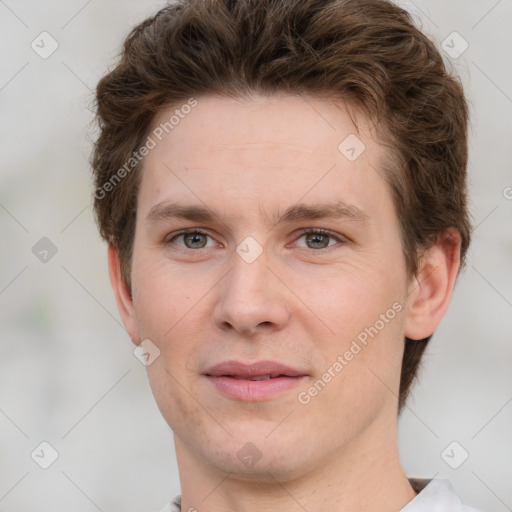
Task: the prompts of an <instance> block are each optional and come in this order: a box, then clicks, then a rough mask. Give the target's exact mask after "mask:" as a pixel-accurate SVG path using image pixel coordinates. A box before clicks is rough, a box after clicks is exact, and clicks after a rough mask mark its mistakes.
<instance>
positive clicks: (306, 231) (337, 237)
mask: <svg viewBox="0 0 512 512" xmlns="http://www.w3.org/2000/svg"><path fill="white" fill-rule="evenodd" d="M188 234H194V235H205V236H208V237H210V238H213V237H211V236H210V235H209V234H208V233H205V232H204V231H201V230H199V229H195V228H191V229H183V230H181V231H178V232H177V233H174V234H173V235H172V237H170V238H169V237H167V238H166V239H165V243H166V244H168V243H171V242H173V240H175V239H176V238H178V237H180V236H183V235H188ZM316 234H321V235H325V236H328V237H329V238H332V239H334V240H336V241H337V242H338V243H341V244H345V243H347V242H348V240H347V239H346V238H345V237H342V236H341V235H336V234H334V233H332V232H331V231H328V230H326V229H322V228H305V229H302V230H300V231H299V236H298V237H297V238H296V240H298V239H299V238H302V237H303V236H306V235H316ZM178 247H179V248H180V249H181V250H183V251H198V250H199V249H190V248H189V247H181V246H178ZM334 247H335V246H328V247H324V248H323V249H311V248H307V247H306V248H305V249H310V250H311V251H314V252H315V254H318V253H320V254H322V253H324V252H328V251H329V250H330V249H332V248H334ZM200 249H205V247H201V248H200ZM299 249H304V247H299Z"/></svg>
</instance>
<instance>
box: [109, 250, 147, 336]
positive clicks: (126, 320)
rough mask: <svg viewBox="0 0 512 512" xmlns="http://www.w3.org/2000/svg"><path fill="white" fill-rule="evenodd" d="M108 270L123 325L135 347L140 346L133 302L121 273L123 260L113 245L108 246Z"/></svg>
mask: <svg viewBox="0 0 512 512" xmlns="http://www.w3.org/2000/svg"><path fill="white" fill-rule="evenodd" d="M108 270H109V274H110V284H111V285H112V290H113V292H114V295H115V298H116V302H117V308H118V310H119V314H120V315H121V319H122V321H123V324H124V326H125V328H126V330H127V332H128V334H129V335H130V338H131V340H132V342H133V343H134V344H135V345H139V344H140V336H139V331H138V326H137V321H136V318H135V310H134V307H133V300H132V296H131V293H130V290H128V287H127V285H126V283H125V281H124V279H123V276H122V273H121V260H120V258H119V251H118V250H117V248H116V246H115V245H114V244H113V243H109V245H108Z"/></svg>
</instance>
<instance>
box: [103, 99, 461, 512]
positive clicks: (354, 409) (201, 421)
mask: <svg viewBox="0 0 512 512" xmlns="http://www.w3.org/2000/svg"><path fill="white" fill-rule="evenodd" d="M305 99H306V98H304V97H298V96H271V97H266V98H263V97H259V96H253V97H250V98H244V99H230V98H225V97H219V96H213V95H212V96H203V97H199V98H198V105H197V106H196V107H195V108H194V109H193V111H192V112H191V113H190V114H189V115H188V116H186V117H185V118H184V119H182V120H181V121H180V123H179V125H178V126H176V127H174V129H173V131H172V132H170V134H169V135H168V136H167V137H166V138H165V139H164V140H163V141H162V142H160V143H159V144H157V146H156V147H155V148H154V149H152V150H151V151H150V153H149V154H148V156H147V157H146V158H145V162H144V168H143V174H142V181H141V187H140V190H139V196H138V204H137V222H136V232H135V238H134V248H133V259H132V273H131V279H132V281H131V282H132V287H131V293H130V291H129V290H128V288H127V286H126V285H125V283H124V282H123V280H122V278H121V274H120V263H119V257H118V253H117V251H116V248H115V247H114V246H113V245H111V246H110V247H109V268H110V275H111V281H112V286H113V289H114V292H115V294H116V299H117V303H118V306H119V310H120V313H121V316H122V319H123V322H124V324H125V326H126V328H127V331H128V332H129V334H130V336H131V339H132V341H133V343H135V344H137V345H138V344H140V343H141V341H142V340H145V339H150V340H151V341H152V342H153V343H154V344H155V345H156V346H157V347H158V348H159V350H160V356H159V357H158V358H157V359H156V360H155V361H154V362H153V363H152V364H151V365H149V366H148V367H147V369H148V375H149V379H150V383H151V387H152V390H153V393H154V396H155V399H156V402H157V404H158V406H159V408H160V410H161V412H162V414H163V416H164V418H165V420H166V421H167V422H168V424H169V425H170V427H171V428H172V430H173V432H174V436H175V445H176V454H177V458H178V466H179V473H180V480H181V488H182V510H183V511H186V510H197V511H199V512H201V511H203V510H205V511H208V512H216V511H219V512H220V511H222V512H225V511H233V512H235V511H236V512H240V511H246V512H250V511H258V512H262V511H270V510H272V511H275V510H280V511H296V510H301V507H303V508H304V509H306V510H308V512H316V511H324V512H325V511H329V510H354V511H355V510H361V511H362V510H364V511H368V512H372V511H375V512H376V511H377V510H378V511H379V512H386V511H390V512H391V511H396V510H399V509H400V508H402V507H403V506H405V504H406V503H408V502H409V501H411V500H412V499H413V498H414V497H415V492H414V491H413V489H412V488H411V486H410V485H409V482H408V480H407V477H406V475H405V473H404V471H403V469H402V466H401V464H400V460H399V454H398V444H397V403H398V390H399V378H400V366H401V359H402V354H403V345H404V342H403V340H404V336H408V337H410V338H412V339H421V338H424V337H426V336H428V335H430V334H431V333H432V332H433V331H434V329H435V328H436V326H437V325H438V323H439V322H440V320H441V318H442V317H443V315H444V313H445V312H446V309H447V308H448V304H449V301H450V298H451V294H452V290H453V286H454V283H455V278H456V275H457V272H458V269H459V258H458V254H459V249H460V237H459V236H458V233H457V232H456V231H455V230H450V231H449V232H447V233H446V236H442V237H440V239H439V242H438V243H437V244H436V245H434V246H433V247H432V248H431V249H429V250H428V251H427V252H426V253H425V254H424V255H423V257H422V259H421V262H420V270H419V272H418V277H414V278H412V279H408V277H407V272H406V267H405V260H404V256H403V253H402V248H401V243H400V228H399V224H398V219H397V216H396V212H395V209H394V206H393V201H392V197H391V192H390V190H389V186H388V185H387V183H386V182H385V181H384V179H383V178H382V173H381V170H380V169H381V166H382V164H381V162H382V160H383V157H384V155H385V152H384V149H383V147H382V146H381V145H380V144H379V142H378V138H377V135H376V133H375V131H374V130H373V129H372V126H371V124H370V123H369V122H368V120H367V119H365V118H364V116H362V115H358V116H357V119H356V121H357V128H356V127H355V126H354V124H353V122H352V118H351V116H350V115H349V114H348V113H347V111H346V109H345V106H344V104H343V103H342V102H341V101H337V102H336V103H335V102H334V101H332V100H328V99H325V98H320V97H308V98H307V101H305ZM172 110H173V109H172V108H171V109H169V111H165V112H161V113H160V115H159V116H158V117H157V118H156V119H155V121H154V126H155V127H156V126H158V124H159V123H160V122H162V121H165V120H166V119H168V117H169V113H170V112H172ZM349 134H356V135H357V136H358V137H359V139H360V140H362V141H363V142H364V144H365V146H366V149H365V150H364V152H363V153H362V154H361V155H360V156H359V157H358V158H357V159H356V160H355V161H353V162H351V161H349V160H348V159H347V158H345V156H344V155H343V154H342V153H341V152H340V151H339V150H338V145H339V144H340V142H341V141H343V140H344V139H345V138H346V137H347V136H348V135H349ZM339 200H342V201H344V202H345V203H347V204H350V205H352V206H353V207H356V208H358V209H359V210H361V211H362V212H363V213H364V215H365V216H366V220H361V219H353V218H346V217H344V218H336V219H330V218H323V219H309V220H298V221H291V222H286V223H283V222H279V223H276V222H275V220H276V219H274V220H272V218H273V215H274V212H275V210H279V211H280V212H281V214H282V213H283V212H284V211H285V210H286V209H287V208H288V207H290V206H293V205H295V204H297V203H299V202H300V203H303V204H307V205H312V204H317V203H331V202H335V201H339ZM178 201H179V202H182V203H186V204H194V205H199V206H207V207H208V208H210V209H211V210H213V211H214V212H216V215H217V216H216V217H215V218H214V220H213V221H211V220H209V221H203V222H200V221H192V220H184V219H176V218H163V217H162V216H160V217H159V218H158V220H155V219H154V218H153V220H152V221H149V220H148V214H149V212H150V211H151V210H152V208H154V207H155V206H156V205H159V204H163V203H167V202H171V203H173V202H178ZM150 217H151V216H150ZM184 228H194V229H197V230H200V231H201V232H203V233H204V235H199V237H198V238H195V239H194V238H193V239H192V240H190V239H188V240H186V239H185V237H183V236H177V235H176V233H177V232H178V231H179V230H181V229H184ZM304 228H322V229H325V230H328V231H330V232H331V233H332V237H329V236H322V235H320V237H319V238H317V239H315V237H314V236H313V237H312V238H313V240H311V237H310V238H308V236H307V235H303V234H302V233H301V232H300V230H301V229H304ZM248 236H251V237H253V238H254V239H255V240H256V241H257V242H258V243H259V245H260V246H261V249H262V253H261V255H260V256H259V257H258V258H257V259H256V260H255V261H254V262H252V263H247V262H246V261H244V259H243V258H241V257H240V255H239V254H238V253H237V252H236V248H237V246H238V245H239V244H240V243H241V242H242V241H243V240H244V239H245V238H246V237H248ZM317 236H318V235H317ZM187 241H188V245H189V247H187V245H186V243H187ZM315 241H316V245H315ZM191 243H192V245H191ZM194 244H195V245H194ZM202 245H205V247H202ZM324 246H326V248H325V249H324V250H323V251H319V247H324ZM394 303H398V304H399V305H400V306H402V308H401V311H400V312H399V313H397V314H396V316H394V318H393V319H392V320H390V321H389V322H388V323H386V324H385V326H384V328H382V329H381V330H379V332H378V334H377V335H376V336H374V337H373V338H371V339H370V340H369V342H368V344H367V345H366V346H365V347H363V348H362V350H361V351H360V352H359V353H358V354H357V355H355V356H354V357H353V359H352V360H351V361H349V362H348V364H347V365H346V366H345V367H344V368H343V370H342V371H341V372H339V373H337V374H336V377H334V378H332V379H331V381H330V382H329V383H328V384H327V385H326V386H325V388H324V389H323V390H322V391H321V392H319V393H318V394H317V395H316V396H314V397H312V398H311V400H310V401H309V403H307V404H306V405H304V404H302V403H300V402H299V401H298V398H297V397H298V394H299V392H301V391H307V390H308V389H309V388H310V387H311V386H312V384H313V383H314V382H315V381H317V380H318V379H319V378H321V377H322V375H323V374H324V373H325V372H326V371H327V370H328V368H329V367H332V365H333V363H334V362H335V361H336V360H337V356H338V355H342V354H344V353H345V352H346V350H348V349H349V348H350V346H351V343H352V341H353V340H354V339H355V338H356V337H357V335H358V334H359V333H361V332H362V331H364V329H365V328H368V327H370V326H374V325H375V324H376V321H377V320H379V318H381V317H380V315H381V314H385V313H386V311H387V310H389V309H390V308H392V305H393V304H394ZM230 359H234V360H239V361H244V362H253V361H258V360H262V359H267V360H274V361H279V362H281V363H284V364H286V365H288V366H291V367H293V368H297V369H300V370H301V371H302V372H303V373H306V374H307V375H308V376H307V377H306V378H304V379H303V382H301V384H300V386H298V387H297V388H294V389H292V390H289V391H286V392H284V393H282V394H279V395H277V396H275V397H272V398H270V399H268V400H263V401H253V402H248V401H241V400H237V399H234V398H232V397H228V396H225V395H224V394H222V393H221V392H219V391H218V390H217V389H216V388H215V387H214V386H213V385H212V384H211V382H210V381H209V379H208V378H207V377H205V376H204V372H205V370H206V369H207V368H208V367H209V366H211V365H213V364H216V363H219V362H221V361H226V360H230ZM331 372H332V371H331ZM246 443H252V444H253V445H254V447H255V449H256V450H257V453H258V455H259V456H260V457H261V458H260V459H259V460H257V462H256V463H255V464H253V465H246V464H244V463H243V462H242V461H241V460H240V459H239V457H238V456H237V453H238V451H239V450H240V449H241V448H242V447H244V446H245V445H246Z"/></svg>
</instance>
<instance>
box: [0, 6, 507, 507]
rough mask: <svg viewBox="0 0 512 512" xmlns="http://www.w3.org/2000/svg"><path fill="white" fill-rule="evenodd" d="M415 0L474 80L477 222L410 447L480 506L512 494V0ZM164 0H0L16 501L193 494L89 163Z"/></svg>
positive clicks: (91, 503) (416, 393)
mask: <svg viewBox="0 0 512 512" xmlns="http://www.w3.org/2000/svg"><path fill="white" fill-rule="evenodd" d="M399 3H400V5H402V6H404V7H406V8H407V9H409V10H410V11H411V12H412V13H413V15H414V17H415V19H416V20H417V22H418V23H419V24H420V25H421V26H422V28H423V30H424V31H426V32H427V33H428V34H430V35H431V36H432V37H433V38H434V39H435V41H436V42H437V44H438V47H439V48H440V49H441V51H442V52H443V54H444V57H445V59H446V61H447V63H449V65H450V66H451V67H452V68H453V70H454V71H455V72H456V73H457V74H458V75H459V76H460V77H461V79H462V81H463V82H464V84H465V87H466V91H467V95H468V98H469V100H470V103H471V144H470V165H469V174H470V199H471V210H472V216H473V221H474V225H475V230H474V232H473V245H472V248H471V251H470V253H469V256H468V263H467V268H466V270H465V272H464V273H463V274H462V275H461V276H460V278H459V281H458V284H457V287H456V291H455V296H454V298H453V301H452V304H451V306H450V310H449V312H448V315H447V316H446V318H445V319H444V320H443V322H442V324H441V326H440V328H439V329H438V331H437V332H436V334H435V336H434V338H433V340H432V342H431V344H430V347H429V348H428V350H427V354H426V356H425V360H424V364H423V368H422V371H421V375H420V377H421V379H420V381H419V383H418V384H417V385H416V386H415V388H414V390H413V393H412V396H411V397H410V399H409V402H408V407H407V409H406V410H405V412H404V413H403V415H402V417H401V418H400V421H399V435H400V449H401V455H402V460H403V463H404V466H405V469H406V471H407V474H408V475H409V476H416V477H425V478H427V477H428V478H431V477H434V476H435V477H438V478H441V477H444V478H449V479H450V480H451V481H452V483H453V484H454V486H455V488H456V490H457V491H458V492H459V494H460V495H461V497H462V499H463V500H464V501H465V502H466V503H468V504H471V505H472V506H474V507H477V508H479V509H481V510H482V511H490V512H502V511H506V510H512V485H511V482H512V383H511V373H512V372H511V362H512V344H511V343H510V342H511V338H512V336H511V331H512V322H511V318H512V315H511V312H512V286H511V285H512V279H511V277H512V265H511V261H512V257H511V256H512V222H511V221H512V215H511V214H512V172H511V163H512V158H511V156H512V150H511V148H512V140H511V135H512V126H511V125H512V115H511V113H512V65H511V57H510V52H511V49H512V1H511V0H499V1H496V0H489V1H487V0H485V1H483V0H472V1H467V0H464V1H462V0H459V1H452V2H439V1H419V0H418V1H416V2H399ZM164 4H165V2H161V1H160V2H156V1H155V2H153V1H149V2H142V1H134V0H130V1H121V0H102V1H100V0H92V1H91V0H89V1H85V0H73V1H49V0H41V1H28V0H17V1H16V0H0V39H1V45H0V52H1V57H0V62H1V73H0V103H1V117H0V131H1V132H0V134H1V142H2V167H1V175H0V178H1V181H0V233H1V241H0V244H1V245H0V350H1V352H0V510H1V511H29V510H30V511H52V512H58V511H69V510H74V511H96V510H101V511H155V512H156V511H159V510H160V509H161V507H163V505H164V504H165V503H166V502H167V501H168V500H170V499H171V498H172V497H173V496H174V495H176V494H178V493H179V480H178V474H177V466H176V462H175V456H174V447H173V441H172V433H171V431H170V429H169V427H168V426H167V425H166V423H165V422H164V420H163V419H162V417H161V416H160V413H159V411H158V409H157V406H156V404H155V402H154V399H153V397H152V395H151V391H150V388H149V384H148V381H147V378H146V373H145V368H144V366H143V365H142V364H141V363H140V362H139V361H138V360H137V359H136V358H135V357H134V355H133V348H134V347H133V345H132V344H131V342H130V340H129V338H128V336H127V334H126V332H125V331H124V329H123V327H122V325H121V324H120V319H119V316H118V313H117V308H116V305H115V302H114V297H113V294H112V292H111V289H110V284H109V279H108V273H107V260H106V246H105V245H104V244H103V243H102V242H101V241H100V239H99V236H98V234H97V231H96V226H95V223H94V219H93V216H92V210H91V192H92V183H91V175H90V168H89V164H88V158H89V155H90V151H91V140H93V139H94V136H95V132H94V129H93V128H92V125H91V120H92V113H91V110H90V109H91V107H92V98H93V91H94V88H95V86H96V83H97V81H98V80H99V78H100V77H101V76H102V75H103V74H104V73H105V72H106V71H107V69H108V68H109V67H111V66H112V65H113V64H114V62H115V58H116V56H117V54H118V52H119V50H120V47H121V44H122V41H123V40H124V38H125V37H126V35H127V34H128V32H129V30H130V29H131V28H132V27H133V26H134V25H135V24H136V23H138V22H140V21H142V20H143V19H144V18H145V17H146V16H149V15H151V14H153V13H154V12H156V11H157V10H158V9H160V8H161V7H162V6H163V5H164ZM44 32H46V33H47V34H42V33H44ZM454 32H456V34H454ZM443 41H444V43H443ZM57 45H58V47H57ZM45 237H46V238H47V239H49V241H48V240H46V239H45V240H43V241H41V239H42V238H45ZM55 251H56V252H55ZM54 253H55V254H54ZM42 442H46V443H49V444H50V445H51V447H50V446H48V445H41V443H42ZM53 450H55V453H54V452H53ZM56 454H58V458H57V459H56V460H55V461H53V459H54V458H55V456H56ZM466 456H467V459H466V460H464V459H465V458H466ZM52 462H53V463H52ZM50 463H52V464H51V465H50V466H49V467H48V468H47V469H43V467H41V466H44V465H48V464H50Z"/></svg>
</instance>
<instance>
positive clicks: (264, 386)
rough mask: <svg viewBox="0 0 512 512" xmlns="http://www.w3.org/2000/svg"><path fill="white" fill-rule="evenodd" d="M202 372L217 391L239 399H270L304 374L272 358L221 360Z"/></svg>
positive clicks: (293, 385) (303, 376)
mask: <svg viewBox="0 0 512 512" xmlns="http://www.w3.org/2000/svg"><path fill="white" fill-rule="evenodd" d="M204 375H205V376H206V377H207V378H208V380H209V381H210V382H211V383H212V384H213V386H214V387H215V388H216V389H217V390H218V391H220V392H221V393H223V394H225V395H228V396H230V397H231V398H235V399H237V400H243V401H261V400H267V399H270V398H272V397H274V396H276V395H278V394H280V393H284V392H285V391H288V390H290V389H292V388H294V387H296V386H297V385H298V384H299V382H300V381H302V380H303V379H304V378H305V377H307V374H306V373H304V372H303V371H301V370H298V369H295V368H291V367H289V366H285V365H283V364H281V363H278V362H275V361H258V362H255V363H250V364H245V363H242V362H239V361H225V362H223V363H220V364H216V365H214V366H212V367H211V368H208V370H206V372H205V373H204Z"/></svg>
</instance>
